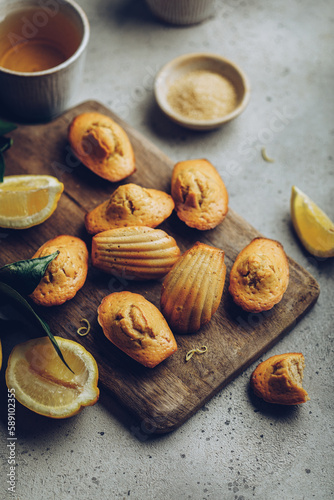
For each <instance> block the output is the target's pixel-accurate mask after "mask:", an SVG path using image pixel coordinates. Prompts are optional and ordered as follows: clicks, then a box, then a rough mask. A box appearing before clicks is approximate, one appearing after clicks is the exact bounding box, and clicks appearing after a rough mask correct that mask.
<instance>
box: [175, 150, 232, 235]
mask: <svg viewBox="0 0 334 500" xmlns="http://www.w3.org/2000/svg"><path fill="white" fill-rule="evenodd" d="M171 194H172V197H173V200H174V202H175V210H176V213H177V215H178V217H179V218H180V219H181V220H182V221H183V222H185V223H186V224H187V226H189V227H194V228H196V229H200V230H202V231H203V230H206V229H212V228H214V227H216V226H217V225H218V224H219V223H220V222H222V220H223V219H224V218H225V216H226V214H227V212H228V193H227V190H226V187H225V184H224V182H223V181H222V179H221V177H220V175H219V174H218V172H217V170H216V169H215V167H214V166H213V165H211V163H210V162H209V161H208V160H187V161H181V162H179V163H177V164H176V165H175V167H174V169H173V174H172V187H171Z"/></svg>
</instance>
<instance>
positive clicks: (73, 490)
mask: <svg viewBox="0 0 334 500" xmlns="http://www.w3.org/2000/svg"><path fill="white" fill-rule="evenodd" d="M79 4H80V5H81V6H82V7H83V8H84V9H85V11H86V13H87V15H88V17H89V20H90V23H91V31H92V32H91V42H90V45H89V51H88V54H87V64H86V74H85V78H84V80H83V82H82V88H81V89H80V91H79V90H78V95H77V98H76V102H77V103H79V102H81V101H83V100H87V99H92V98H93V99H96V100H99V101H101V102H102V103H104V104H105V105H108V106H109V107H110V108H111V109H112V110H113V111H115V112H116V113H118V114H119V115H120V116H121V117H122V118H123V119H125V120H126V121H127V122H128V123H130V124H131V125H132V126H133V127H135V128H136V129H138V130H139V131H140V132H142V133H143V134H144V135H145V136H147V137H148V138H149V139H150V140H151V141H153V142H154V143H155V144H156V145H157V146H158V147H159V148H161V149H162V151H164V152H165V153H166V154H167V155H169V156H170V157H171V158H172V159H173V160H175V161H178V160H183V159H187V158H196V157H207V158H208V159H209V160H211V162H212V163H213V164H214V165H215V166H216V167H217V168H218V169H219V171H220V173H221V175H222V177H223V179H224V180H225V182H226V185H227V188H228V191H229V194H230V206H231V207H232V208H233V209H234V210H235V211H237V212H238V213H239V214H240V215H242V216H243V217H245V218H246V219H247V220H248V221H249V222H250V223H251V224H252V225H254V226H255V227H256V228H257V229H258V230H259V231H261V232H262V233H263V234H264V235H266V236H268V237H272V238H275V239H278V240H279V241H281V242H282V244H283V245H284V247H285V249H286V251H287V253H288V254H289V255H290V256H291V257H292V258H294V259H295V260H296V261H297V262H299V263H300V264H301V265H302V266H304V267H305V268H306V269H307V270H308V271H309V272H310V273H311V274H312V275H313V276H314V277H315V278H316V279H317V280H318V282H319V284H320V287H321V294H320V297H319V300H318V302H317V303H316V305H315V307H314V308H313V309H312V310H311V311H310V312H309V313H308V314H307V316H306V317H305V318H304V319H303V320H302V321H301V322H300V323H299V324H297V325H296V326H295V328H294V329H293V330H292V331H291V332H290V333H289V334H288V335H287V336H286V337H285V338H284V339H283V340H282V341H280V342H279V343H278V344H277V345H276V346H275V347H273V348H272V349H271V350H270V351H269V352H268V353H267V354H266V355H265V356H264V357H263V358H266V357H269V356H270V355H273V354H278V353H283V352H291V351H301V352H303V354H304V355H305V358H306V370H305V377H304V386H305V388H306V389H307V390H308V392H309V394H310V397H311V401H309V402H308V403H307V404H305V405H301V406H300V407H291V408H289V407H286V408H282V407H275V408H271V407H270V408H269V407H268V405H260V406H259V405H257V404H255V403H254V400H253V399H252V395H251V393H250V391H249V387H248V382H249V376H250V374H251V372H252V370H253V369H254V367H255V366H256V364H257V363H254V365H252V366H250V367H249V368H248V369H247V370H246V371H245V372H244V373H243V374H242V375H240V376H239V377H238V378H237V379H236V380H234V381H233V382H232V383H230V384H229V385H228V386H227V387H226V388H225V389H223V390H222V391H221V392H220V393H219V394H218V395H217V396H216V397H214V398H213V399H212V400H211V401H209V402H208V403H207V404H206V405H205V407H203V408H202V410H200V411H199V412H198V413H197V414H196V415H194V416H193V417H192V418H191V419H190V420H189V421H188V422H186V423H185V424H184V425H183V426H182V427H181V428H180V429H179V430H176V431H175V432H173V433H171V434H169V435H165V436H160V437H152V436H151V435H150V433H149V430H147V429H146V428H145V426H144V425H140V424H137V423H135V422H132V421H131V418H130V417H129V416H128V415H127V414H126V413H124V412H123V411H122V409H120V408H118V407H117V405H116V404H115V403H114V402H113V401H111V400H110V399H109V398H108V396H107V395H106V394H104V393H102V395H101V399H100V401H99V403H98V404H97V405H96V406H94V407H92V408H87V409H86V410H85V411H83V412H82V413H81V414H80V415H78V416H77V417H75V418H73V419H68V420H65V421H45V420H44V419H41V420H38V419H36V418H34V419H31V418H27V419H26V420H24V421H22V422H21V424H20V425H21V428H20V429H17V433H18V434H17V435H18V441H17V469H16V470H17V484H16V493H15V494H14V495H12V494H9V493H8V494H6V485H5V481H6V479H5V478H6V474H7V464H6V462H3V464H4V469H3V474H2V482H3V484H2V485H1V491H2V492H1V493H0V497H1V498H13V499H19V500H42V499H43V500H55V499H57V500H72V499H73V500H76V499H82V500H91V499H94V498H98V499H100V500H107V499H112V500H113V499H119V500H123V499H127V498H129V499H135V500H178V499H192V500H251V499H258V500H267V499H270V498H277V499H283V500H285V499H288V500H311V499H317V500H325V499H329V498H332V497H333V490H334V487H333V434H332V421H333V420H332V416H333V382H332V378H333V377H332V365H333V350H332V341H333V275H334V259H327V260H325V261H322V260H319V259H315V258H313V257H311V256H310V255H309V254H307V253H306V251H304V250H303V248H302V247H301V245H300V244H299V243H298V241H297V239H296V237H295V235H294V233H293V231H292V228H291V223H290V215H289V199H290V190H291V186H292V185H293V184H296V185H297V186H298V187H300V189H302V190H304V191H305V192H307V193H308V194H309V196H310V197H311V198H313V199H314V200H315V201H317V202H318V203H319V204H320V206H321V207H322V208H323V209H324V210H325V211H326V212H327V213H328V214H329V215H330V217H331V218H332V219H334V207H333V188H334V168H333V156H334V151H333V134H334V123H333V115H334V109H333V102H334V101H333V60H332V51H333V19H334V12H333V3H332V2H329V1H327V0H319V1H317V2H313V1H311V0H304V1H301V0H292V1H290V2H287V1H286V2H274V1H273V0H268V1H267V2H264V1H259V0H251V1H244V0H227V1H226V2H225V1H221V2H218V5H217V13H216V15H215V17H214V18H212V19H210V20H208V21H207V22H205V23H203V24H200V25H197V26H191V27H187V28H180V27H172V26H168V25H165V24H162V23H160V22H159V21H157V20H155V19H154V18H153V16H152V15H151V14H150V12H149V11H148V9H147V7H146V5H145V4H144V2H143V1H142V0H130V1H129V0H79ZM195 51H211V52H216V53H219V54H222V55H224V56H226V57H228V58H230V59H232V60H234V61H235V62H237V63H238V64H239V65H240V66H241V67H242V68H243V69H244V71H245V72H246V73H247V75H248V76H249V79H250V81H251V86H252V95H251V101H250V104H249V106H248V108H247V110H246V111H245V112H244V114H243V115H241V116H240V117H239V118H238V119H237V120H235V121H234V122H232V123H230V124H229V125H226V126H225V127H223V128H220V129H218V130H216V131H213V132H209V133H198V132H189V131H186V130H184V129H182V128H179V127H178V126H176V125H174V124H172V123H171V122H169V121H168V119H167V118H165V117H164V116H162V114H161V113H160V112H159V110H158V109H157V107H156V105H155V103H154V97H153V92H152V86H153V78H154V75H155V74H156V71H157V70H158V69H159V68H160V67H161V66H162V65H163V64H164V63H165V62H167V61H169V60H170V59H172V58H174V57H175V56H177V55H180V54H183V53H186V52H195ZM262 146H265V147H266V150H267V153H268V155H269V156H270V157H273V158H274V159H275V163H266V162H265V161H264V160H263V159H262V157H261V152H260V150H261V147H262ZM2 443H3V445H2V446H3V447H5V446H6V444H5V439H4V440H3V441H2ZM5 453H6V451H5ZM4 456H5V457H6V455H5V454H4ZM3 495H4V496H3Z"/></svg>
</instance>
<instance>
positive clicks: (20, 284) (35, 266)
mask: <svg viewBox="0 0 334 500" xmlns="http://www.w3.org/2000/svg"><path fill="white" fill-rule="evenodd" d="M58 254H59V251H58V250H57V252H54V253H53V254H51V255H47V256H45V257H39V258H37V259H28V260H19V261H18V262H14V263H13V264H7V266H3V267H1V268H0V282H1V281H2V282H3V283H6V284H7V285H9V286H11V287H12V288H15V290H16V291H17V292H19V293H21V294H22V295H30V294H31V293H32V292H33V291H34V290H35V288H36V286H37V285H38V283H39V282H40V281H41V279H42V278H43V276H44V274H45V271H46V268H47V267H48V265H49V264H50V262H51V261H52V260H53V259H55V258H56V257H57V255H58Z"/></svg>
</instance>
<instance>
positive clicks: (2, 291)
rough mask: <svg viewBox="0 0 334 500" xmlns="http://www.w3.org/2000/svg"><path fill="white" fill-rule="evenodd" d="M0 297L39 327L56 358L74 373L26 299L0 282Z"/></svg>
mask: <svg viewBox="0 0 334 500" xmlns="http://www.w3.org/2000/svg"><path fill="white" fill-rule="evenodd" d="M0 297H4V298H5V299H8V300H9V301H10V302H11V303H12V304H13V305H15V306H16V307H17V308H18V309H20V310H21V311H22V313H23V314H24V315H25V316H26V317H29V318H30V319H31V320H32V321H33V323H35V324H36V326H38V327H39V329H42V330H43V332H45V333H46V334H47V336H48V337H49V339H50V341H51V343H52V345H53V347H54V348H55V350H56V352H57V354H58V356H59V357H60V359H61V360H62V362H63V363H64V365H65V366H66V367H67V368H68V369H69V370H70V371H71V372H72V373H74V372H73V370H71V368H70V367H69V366H68V364H67V363H66V361H65V359H64V356H63V354H62V352H61V350H60V347H59V345H58V342H57V341H56V339H55V338H54V336H53V335H52V333H51V330H50V327H49V326H48V324H47V323H46V322H45V321H44V319H42V318H40V317H39V316H38V314H36V313H35V311H34V310H33V308H32V307H31V305H30V304H29V303H28V302H27V301H26V299H25V298H24V297H22V295H20V294H19V292H17V291H16V290H15V289H14V288H12V287H11V286H9V285H7V284H6V283H2V282H0Z"/></svg>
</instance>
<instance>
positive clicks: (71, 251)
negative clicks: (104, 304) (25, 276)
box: [30, 235, 88, 306]
mask: <svg viewBox="0 0 334 500" xmlns="http://www.w3.org/2000/svg"><path fill="white" fill-rule="evenodd" d="M57 250H59V254H58V255H57V257H56V258H55V259H53V261H52V262H50V264H49V265H48V267H47V269H46V271H45V274H44V276H43V278H42V280H41V281H40V283H39V284H38V286H37V287H36V288H35V290H34V291H33V293H32V294H31V295H30V297H31V299H32V300H33V301H34V302H35V303H36V304H39V305H42V306H59V305H60V304H63V303H64V302H66V301H67V300H70V299H72V298H73V297H74V296H75V294H76V293H77V291H78V290H80V288H81V287H82V286H83V285H84V283H85V281H86V277H87V271H88V250H87V247H86V244H85V243H84V242H83V241H82V240H80V239H79V238H76V237H75V236H68V235H61V236H57V237H56V238H53V239H52V240H49V241H47V242H46V243H44V245H42V246H41V247H40V248H39V249H38V250H37V252H36V253H35V254H34V255H33V256H32V258H33V259H35V258H37V257H45V256H46V255H51V254H52V253H53V252H56V251H57Z"/></svg>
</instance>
